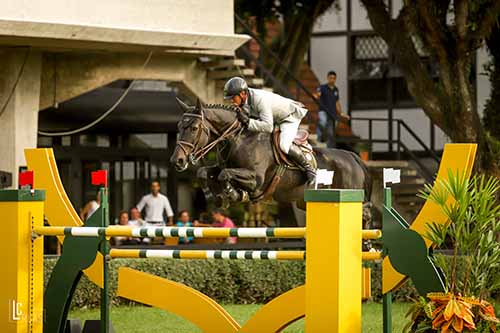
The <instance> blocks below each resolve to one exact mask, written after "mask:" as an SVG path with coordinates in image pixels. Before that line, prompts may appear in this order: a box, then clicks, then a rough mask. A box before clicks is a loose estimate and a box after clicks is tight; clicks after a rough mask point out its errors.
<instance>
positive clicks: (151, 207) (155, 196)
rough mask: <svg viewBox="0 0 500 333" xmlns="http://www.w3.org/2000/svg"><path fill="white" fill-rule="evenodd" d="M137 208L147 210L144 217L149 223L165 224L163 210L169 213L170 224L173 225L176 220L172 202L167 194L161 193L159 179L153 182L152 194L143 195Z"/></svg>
mask: <svg viewBox="0 0 500 333" xmlns="http://www.w3.org/2000/svg"><path fill="white" fill-rule="evenodd" d="M137 209H138V210H139V211H142V210H143V209H145V210H146V214H145V215H144V219H145V220H146V223H147V224H149V225H157V226H162V225H165V220H164V219H163V212H166V213H167V217H168V223H167V224H168V225H172V224H173V222H174V212H173V211H172V207H171V206H170V202H169V201H168V198H167V197H166V196H164V195H163V194H161V193H160V183H159V182H157V181H154V182H152V183H151V194H148V195H145V196H143V197H142V199H141V201H139V203H138V204H137Z"/></svg>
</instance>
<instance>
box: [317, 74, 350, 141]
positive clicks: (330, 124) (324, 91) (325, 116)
mask: <svg viewBox="0 0 500 333" xmlns="http://www.w3.org/2000/svg"><path fill="white" fill-rule="evenodd" d="M336 82H337V73H335V72H334V71H329V72H328V75H327V83H326V84H322V85H320V86H319V87H318V89H317V91H316V94H315V97H316V98H318V99H319V105H320V110H319V112H318V116H319V120H318V126H317V133H318V139H319V140H320V141H322V142H325V141H326V145H327V147H328V148H335V144H336V142H335V141H336V140H335V127H336V120H340V121H347V120H349V116H348V115H346V114H343V113H342V110H341V107H340V101H339V98H340V95H339V89H338V88H337V86H335V83H336Z"/></svg>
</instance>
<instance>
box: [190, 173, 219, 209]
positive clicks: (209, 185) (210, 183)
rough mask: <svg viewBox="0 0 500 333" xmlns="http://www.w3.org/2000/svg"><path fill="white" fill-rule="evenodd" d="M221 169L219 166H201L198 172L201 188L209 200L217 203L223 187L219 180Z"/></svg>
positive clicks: (197, 176)
mask: <svg viewBox="0 0 500 333" xmlns="http://www.w3.org/2000/svg"><path fill="white" fill-rule="evenodd" d="M220 172H221V169H220V168H219V167H217V166H207V167H201V168H199V169H198V172H197V173H196V178H198V180H199V182H200V186H201V189H202V191H203V194H204V195H205V199H206V200H207V202H215V203H216V205H217V202H216V200H217V198H218V195H219V194H221V193H222V187H221V186H220V184H219V181H218V180H217V176H218V175H219V173H220Z"/></svg>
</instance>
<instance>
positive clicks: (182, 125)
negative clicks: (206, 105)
mask: <svg viewBox="0 0 500 333" xmlns="http://www.w3.org/2000/svg"><path fill="white" fill-rule="evenodd" d="M177 103H178V104H179V106H180V107H181V109H182V110H183V111H184V113H183V115H182V119H181V120H180V121H179V123H178V125H177V126H178V128H179V136H178V139H177V146H176V147H175V150H174V153H173V154H172V157H171V158H170V163H172V164H175V168H176V169H177V171H184V170H186V169H187V168H188V166H189V163H190V162H192V161H191V160H190V158H191V156H192V154H193V153H194V152H195V151H196V150H197V149H200V148H201V147H204V146H205V145H206V144H207V143H208V140H209V138H210V131H209V129H208V127H207V126H206V124H205V119H204V115H205V114H204V111H203V106H202V105H201V102H200V100H198V101H197V102H196V106H194V107H192V106H188V105H186V104H185V103H184V102H182V101H181V100H180V99H177Z"/></svg>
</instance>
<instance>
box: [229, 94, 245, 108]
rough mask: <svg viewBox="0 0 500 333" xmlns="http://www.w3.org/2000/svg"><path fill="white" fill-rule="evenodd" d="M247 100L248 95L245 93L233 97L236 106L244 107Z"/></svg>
mask: <svg viewBox="0 0 500 333" xmlns="http://www.w3.org/2000/svg"><path fill="white" fill-rule="evenodd" d="M246 100H247V93H246V92H244V91H242V92H240V94H239V95H234V96H233V97H232V102H233V104H234V105H236V106H242V105H243V104H245V101H246Z"/></svg>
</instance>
